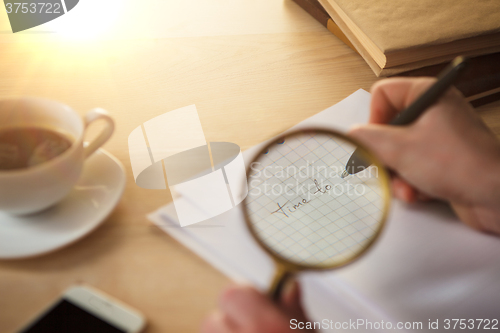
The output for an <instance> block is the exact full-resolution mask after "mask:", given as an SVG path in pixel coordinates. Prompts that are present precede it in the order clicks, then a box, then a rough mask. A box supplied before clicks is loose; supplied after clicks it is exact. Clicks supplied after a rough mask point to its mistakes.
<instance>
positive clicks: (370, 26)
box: [293, 0, 500, 106]
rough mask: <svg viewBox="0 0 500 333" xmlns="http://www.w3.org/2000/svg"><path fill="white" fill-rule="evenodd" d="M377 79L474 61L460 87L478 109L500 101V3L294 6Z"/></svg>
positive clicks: (366, 1)
mask: <svg viewBox="0 0 500 333" xmlns="http://www.w3.org/2000/svg"><path fill="white" fill-rule="evenodd" d="M293 1H295V2H296V3H297V4H298V5H299V6H301V7H302V8H303V9H304V10H305V11H307V12H308V13H309V14H310V15H311V16H312V17H314V18H315V19H316V20H317V21H319V22H320V23H321V24H323V25H324V26H325V27H327V28H328V30H330V31H331V32H332V33H333V34H334V35H335V36H337V37H338V38H339V39H341V40H342V41H343V42H344V43H345V44H346V45H348V46H349V47H350V48H352V49H353V50H354V51H356V52H357V53H358V54H360V55H361V56H362V57H363V58H364V59H365V61H366V62H367V64H368V65H369V66H370V68H371V69H372V70H373V72H374V73H375V75H377V76H393V75H400V76H435V75H437V74H438V73H439V71H440V70H441V69H442V68H443V67H444V66H445V65H446V63H448V62H449V61H450V60H451V59H453V58H454V57H456V56H457V55H465V56H469V57H472V59H471V65H470V69H469V70H468V71H467V73H466V74H465V75H464V76H463V77H462V79H461V80H460V81H459V82H458V83H457V84H456V86H457V88H459V89H460V90H461V91H462V93H463V94H464V96H466V97H467V98H468V100H469V101H470V102H471V103H472V104H473V105H475V106H477V105H482V104H485V103H489V102H492V101H495V100H498V99H500V1H498V0H481V1H479V2H475V1H472V0H470V1H456V0H442V1H435V0H420V1H417V2H415V1H413V0H400V1H393V0H293Z"/></svg>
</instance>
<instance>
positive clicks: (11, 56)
mask: <svg viewBox="0 0 500 333" xmlns="http://www.w3.org/2000/svg"><path fill="white" fill-rule="evenodd" d="M88 1H89V3H91V2H92V1H91V0H88ZM81 3H82V4H81V6H82V8H84V7H83V5H84V3H85V1H82V2H81ZM144 3H147V2H144ZM151 3H152V4H154V3H157V2H154V1H152V2H151ZM158 3H159V2H158ZM174 3H175V2H174V1H173V0H169V1H164V2H162V6H163V8H162V10H158V11H155V10H154V9H151V8H150V9H149V10H147V9H142V10H141V14H140V15H139V16H140V17H138V18H137V20H136V21H135V24H132V25H130V24H128V25H126V26H127V27H129V28H130V26H132V28H134V29H135V28H137V29H136V30H133V29H132V30H133V31H134V32H133V33H131V34H128V33H124V34H122V35H121V36H120V38H109V39H99V38H97V37H96V38H94V39H93V38H90V39H83V40H81V39H76V38H75V39H72V38H71V36H70V37H64V38H62V37H61V38H60V37H59V34H58V33H57V34H49V33H42V32H38V33H24V34H23V33H19V34H12V33H10V32H9V26H8V21H7V18H6V15H5V14H4V13H0V98H8V97H17V96H24V95H33V96H41V97H46V98H51V99H56V100H60V101H63V102H65V103H67V104H68V105H70V106H72V107H73V108H74V109H75V110H77V111H78V112H79V113H81V114H82V115H83V114H84V113H85V111H86V110H89V109H91V108H93V107H96V106H99V107H103V108H105V109H107V110H108V111H109V112H110V113H111V114H112V115H113V117H114V118H115V120H116V124H117V129H116V132H115V134H114V136H113V138H112V139H111V140H110V141H109V142H108V143H107V144H106V145H105V149H106V150H108V151H109V152H111V153H112V154H113V155H115V156H116V157H117V158H118V159H119V160H121V161H122V163H123V164H124V166H125V169H126V173H127V186H126V189H125V193H124V195H123V198H122V200H121V202H120V203H119V204H118V206H117V207H116V209H115V210H114V212H113V213H112V214H111V216H110V217H109V218H108V219H107V220H106V221H105V222H104V223H103V224H102V225H101V226H100V227H99V228H98V229H97V230H95V231H94V232H93V233H91V234H90V235H88V236H87V237H85V238H84V239H82V240H80V241H78V242H76V243H75V244H72V245H70V246H68V247H66V248H64V249H61V250H59V251H56V252H53V253H51V254H48V255H44V256H40V257H36V258H32V259H24V260H11V261H5V260H3V261H1V260H0V332H10V331H13V330H15V329H16V328H17V327H19V326H20V325H21V324H23V323H24V322H25V321H26V320H28V318H30V317H31V316H32V315H33V314H34V313H36V312H38V311H40V310H41V309H42V308H44V307H45V306H47V305H48V304H49V303H50V302H51V301H53V300H54V299H55V298H56V297H57V296H58V295H59V294H60V293H61V292H62V291H63V290H64V289H66V288H67V287H68V286H70V285H72V284H74V283H79V282H84V283H87V284H90V285H92V286H94V287H97V288H99V289H102V290H103V291H105V292H107V293H109V294H111V295H113V296H115V297H117V298H119V299H121V300H123V301H124V302H126V303H128V304H130V305H131V306H133V307H136V308H138V309H139V310H141V311H142V312H143V313H144V314H145V315H146V317H147V319H148V328H147V332H151V333H153V332H196V331H197V330H198V328H199V325H200V323H201V321H202V319H203V318H204V317H205V316H206V314H207V313H208V312H209V311H210V310H212V309H214V307H215V306H216V301H217V295H218V294H219V292H220V291H221V290H222V289H223V288H224V286H225V285H227V284H228V283H229V280H228V279H227V278H226V277H224V276H223V275H222V274H221V273H219V272H218V271H216V270H215V269H214V268H212V267H211V266H210V265H209V264H207V263H205V262H204V261H203V260H202V259H200V258H198V257H197V256H196V255H194V254H193V253H191V252H190V251H189V250H187V249H186V248H184V247H183V246H182V245H180V244H179V243H177V242H176V241H175V240H173V239H172V238H171V237H169V236H168V235H167V234H165V233H164V232H162V231H160V230H159V229H157V228H156V227H155V226H153V225H152V224H151V223H150V222H149V221H148V220H147V219H146V214H147V213H149V212H151V211H153V210H155V209H156V208H158V207H160V206H162V205H165V204H167V203H168V202H170V201H171V197H170V194H169V193H168V191H166V190H163V191H162V190H145V189H141V188H139V187H138V186H136V184H135V183H134V179H133V175H132V171H131V166H130V161H129V155H128V147H127V138H128V135H129V134H130V132H131V131H132V130H133V129H134V128H136V127H137V126H139V125H140V124H142V123H143V122H145V121H146V120H149V119H151V118H153V117H155V116H157V115H160V114H163V113H165V112H168V111H170V110H174V109H177V108H179V107H183V106H186V105H190V104H196V106H197V108H198V113H199V116H200V119H201V123H202V125H203V129H204V132H205V137H206V139H207V141H228V142H234V143H236V144H238V145H240V147H242V149H246V148H249V147H251V146H252V145H255V144H257V143H259V142H261V141H262V140H265V139H268V138H270V137H271V136H273V135H275V134H277V133H280V132H282V131H283V130H285V129H287V128H289V127H291V126H292V125H295V124H297V123H298V122H300V121H302V120H304V119H305V118H307V117H309V116H312V115H314V114H316V113H317V112H319V111H321V110H323V109H325V108H327V107H329V106H331V105H333V104H335V103H337V102H338V101H340V100H341V99H343V98H345V97H346V96H348V95H349V94H351V93H352V92H354V91H355V90H357V89H359V88H363V89H366V90H369V88H370V86H371V85H372V84H373V83H374V82H375V81H376V80H377V78H376V77H375V76H374V75H373V73H372V71H371V70H370V69H369V67H368V66H367V65H366V64H365V62H364V61H363V59H361V58H360V57H359V56H358V55H357V54H356V53H354V52H353V51H352V50H351V49H350V48H349V47H347V46H346V45H344V44H343V43H342V42H341V41H339V40H338V39H337V38H336V37H334V36H333V35H332V34H331V33H330V32H328V31H327V30H326V29H325V28H323V27H322V26H321V25H319V24H318V23H317V22H315V21H314V20H313V19H312V18H310V17H309V16H308V15H307V14H305V13H304V12H302V10H301V9H300V8H299V7H298V6H297V5H296V4H295V3H292V2H289V1H288V0H286V1H285V2H283V0H265V1H264V0H256V1H253V2H251V1H250V2H249V1H243V0H238V1H236V0H234V1H231V2H229V1H226V0H218V1H212V4H216V5H217V6H215V5H214V6H210V2H209V1H208V0H190V1H186V3H187V5H186V6H188V5H189V6H193V7H192V8H196V6H197V5H200V6H202V7H203V11H201V10H200V11H198V12H196V13H195V14H194V17H191V15H190V13H189V12H188V11H187V9H189V8H188V7H186V8H181V9H177V11H171V12H172V13H171V17H172V20H174V19H176V20H177V21H175V22H174V21H169V22H174V23H175V24H173V23H172V24H170V25H168V24H167V23H165V24H166V25H167V27H166V28H165V29H163V30H162V29H160V28H161V27H162V22H163V21H162V20H163V19H164V18H162V17H160V18H159V17H158V15H159V14H158V13H165V12H169V6H174ZM78 6H80V4H79V5H78ZM78 6H77V7H75V9H73V11H75V12H76V11H77V9H78V8H79V7H78ZM223 6H226V7H227V11H226V12H223V11H221V8H225V7H223ZM212 7H215V8H212ZM211 8H212V11H211ZM0 12H1V10H0ZM123 13H125V14H123V15H128V14H127V11H126V10H124V11H123ZM176 13H177V14H176ZM178 13H181V14H182V15H184V16H182V15H181V16H179V14H178ZM174 14H175V15H174ZM261 14H262V15H261ZM67 15H68V16H69V14H67ZM174 16H175V17H174ZM62 19H63V18H61V21H62ZM203 20H205V21H203ZM165 21H167V20H165ZM137 22H139V23H140V22H143V23H144V22H152V23H151V24H149V26H148V27H147V29H146V28H144V26H143V25H141V24H139V23H137ZM179 22H180V23H179ZM143 28H144V29H143ZM40 29H41V31H43V29H44V28H43V26H42V27H41V28H40ZM141 29H143V30H141ZM148 29H149V30H148ZM39 31H40V30H39ZM148 31H149V32H150V33H148ZM151 31H152V32H151ZM128 36H132V37H130V38H128ZM478 112H479V113H480V114H481V115H482V116H483V118H484V119H485V121H486V123H487V124H488V125H489V126H490V127H491V128H492V129H493V131H494V132H495V133H496V134H497V135H500V103H498V102H497V103H493V104H490V105H487V106H483V107H480V108H479V109H478Z"/></svg>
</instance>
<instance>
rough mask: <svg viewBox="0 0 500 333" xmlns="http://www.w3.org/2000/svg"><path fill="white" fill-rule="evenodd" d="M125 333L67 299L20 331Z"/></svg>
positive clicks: (27, 332) (43, 332) (34, 332)
mask: <svg viewBox="0 0 500 333" xmlns="http://www.w3.org/2000/svg"><path fill="white" fill-rule="evenodd" d="M48 332H50V333H54V332H58V333H66V332H67V333H70V332H71V333H84V332H85V333H89V332H92V333H119V332H122V333H125V331H123V330H121V329H118V328H116V327H115V326H112V325H111V324H108V323H107V322H105V321H103V320H102V319H100V318H98V317H96V316H94V315H92V314H90V313H89V312H87V311H85V310H83V309H82V308H80V307H78V306H76V305H74V304H73V303H71V302H68V301H67V300H64V299H62V300H61V301H59V302H58V303H57V304H56V305H55V306H54V307H53V308H52V309H51V310H50V311H49V312H48V313H46V314H45V315H44V316H43V317H41V318H40V319H39V320H37V321H36V322H35V323H33V324H32V325H31V326H30V327H28V328H26V329H25V330H23V331H21V332H20V333H48Z"/></svg>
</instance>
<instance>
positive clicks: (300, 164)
mask: <svg viewBox="0 0 500 333" xmlns="http://www.w3.org/2000/svg"><path fill="white" fill-rule="evenodd" d="M354 149H355V147H354V146H353V145H352V144H350V143H348V142H346V141H344V140H341V139H339V138H336V137H333V136H330V135H327V134H324V133H316V134H311V133H309V132H304V133H301V134H300V135H298V136H293V137H287V138H286V139H285V141H284V142H282V143H279V144H275V145H273V147H272V148H271V149H269V151H268V152H267V153H266V154H263V155H262V156H259V158H258V159H257V160H256V162H258V163H256V167H255V168H254V169H253V172H252V173H251V176H250V178H249V194H248V197H247V198H246V205H247V210H248V212H249V217H250V223H251V224H252V225H253V226H254V230H255V231H256V233H257V234H258V236H259V238H260V239H261V240H262V241H263V242H264V243H265V244H266V245H267V246H268V247H270V248H271V249H273V250H274V251H275V252H277V253H278V254H279V255H280V256H282V257H283V258H285V259H288V260H291V261H292V262H295V263H298V264H305V265H335V264H336V263H340V262H343V261H344V260H346V259H350V258H352V257H354V256H356V254H357V253H359V252H360V250H362V249H363V248H364V247H365V246H366V243H367V242H368V241H369V240H370V239H371V238H372V236H373V235H374V234H375V233H376V232H377V230H378V228H379V221H380V219H381V215H382V203H383V200H382V197H381V192H382V186H381V184H380V183H379V181H378V180H377V178H376V177H375V176H373V175H372V174H368V175H366V174H365V175H363V176H358V175H354V176H352V177H349V178H351V179H350V180H349V179H347V180H343V179H341V178H340V177H339V174H340V173H341V172H342V171H343V170H344V168H345V164H346V162H347V160H348V159H349V156H350V155H351V153H352V152H353V151H354ZM253 178H255V179H256V180H258V181H252V180H253Z"/></svg>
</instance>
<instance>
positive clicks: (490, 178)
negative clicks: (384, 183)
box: [350, 78, 500, 235]
mask: <svg viewBox="0 0 500 333" xmlns="http://www.w3.org/2000/svg"><path fill="white" fill-rule="evenodd" d="M434 82H435V79H431V78H392V79H386V80H382V81H379V82H377V83H376V84H375V85H374V86H373V87H372V100H371V106H370V109H371V110H370V121H369V122H370V124H369V125H364V126H358V127H355V128H353V129H352V130H351V131H350V134H351V135H352V136H353V137H354V138H357V139H358V140H360V141H361V142H362V143H364V144H365V145H366V146H368V147H369V148H370V149H371V150H372V151H373V152H374V153H375V154H376V155H378V157H379V158H380V159H381V160H382V162H383V163H384V164H385V165H386V166H388V167H389V168H390V169H392V170H393V171H394V172H395V176H394V178H393V181H392V185H393V191H394V194H395V196H396V197H397V198H399V199H401V200H404V201H406V202H414V201H416V200H419V199H426V198H429V197H430V198H438V199H441V200H446V201H448V202H450V204H451V206H452V207H453V209H454V210H455V212H456V214H457V215H458V217H459V218H460V219H461V220H462V221H463V222H465V223H467V224H468V225H470V226H472V227H474V228H476V229H479V230H482V231H487V232H492V233H496V234H498V235H500V207H499V203H500V142H499V141H498V139H497V138H496V137H495V135H494V134H493V133H491V131H490V130H489V129H488V128H487V127H486V125H485V124H484V123H483V122H482V120H481V119H480V118H479V116H478V115H477V114H476V113H475V112H474V110H473V109H472V107H471V106H470V105H469V104H468V103H467V102H466V101H465V100H464V99H463V97H462V95H461V94H460V92H459V91H458V90H457V89H455V88H451V89H449V90H448V92H447V93H446V94H445V95H444V96H443V97H442V98H441V99H440V100H439V101H438V102H437V103H435V104H434V105H433V106H431V107H430V108H429V110H427V111H426V112H425V113H424V114H423V115H422V116H421V117H420V118H419V119H418V120H417V121H415V122H414V123H412V124H410V125H408V126H404V127H396V126H388V125H384V124H386V123H388V122H390V121H391V120H392V119H393V118H394V117H395V116H396V115H397V114H398V113H399V112H400V111H402V110H404V109H405V108H406V107H408V106H409V105H410V104H411V103H412V102H413V101H414V100H415V99H417V98H418V97H419V96H420V95H421V94H422V93H423V92H424V91H426V90H427V89H428V88H429V87H430V86H431V85H432V84H433V83H434Z"/></svg>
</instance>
